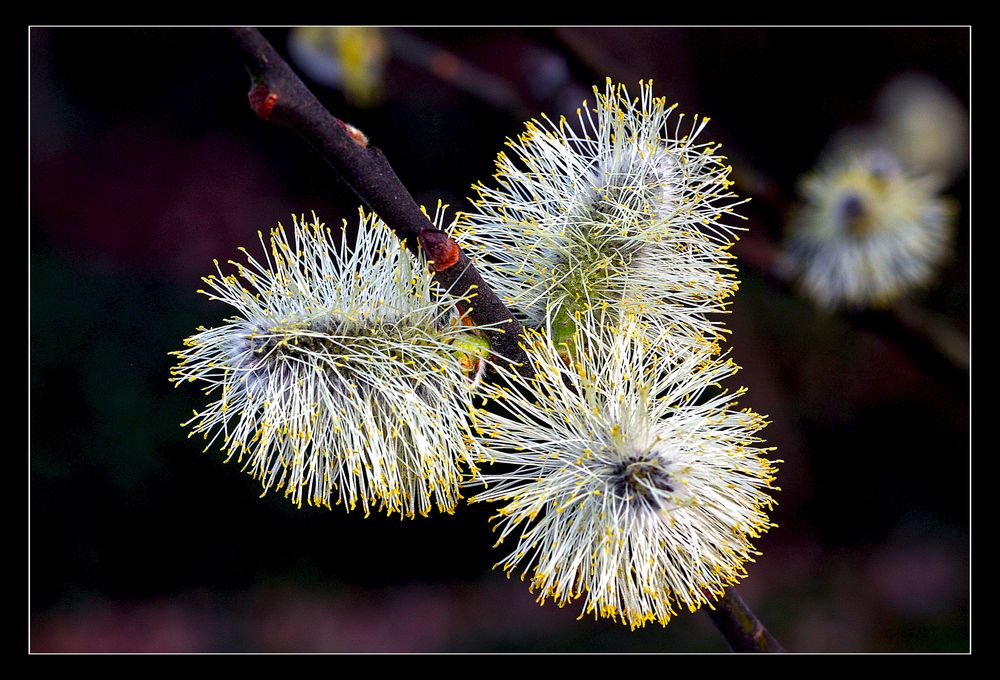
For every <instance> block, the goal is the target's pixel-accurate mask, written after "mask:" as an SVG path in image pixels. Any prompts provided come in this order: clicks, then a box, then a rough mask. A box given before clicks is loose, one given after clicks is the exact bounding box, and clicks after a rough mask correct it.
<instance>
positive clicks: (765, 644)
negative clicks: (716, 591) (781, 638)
mask: <svg viewBox="0 0 1000 680" xmlns="http://www.w3.org/2000/svg"><path fill="white" fill-rule="evenodd" d="M706 609H707V611H708V616H709V617H710V618H711V619H712V622H713V623H714V624H715V627H716V628H718V629H719V631H720V632H721V633H722V636H723V637H724V638H726V642H727V643H729V648H730V649H731V650H733V651H734V652H784V651H785V649H784V647H782V646H781V644H779V643H778V641H777V640H776V639H774V636H773V635H771V634H770V633H769V632H767V628H765V627H764V624H763V623H761V622H760V619H758V618H757V617H756V616H755V615H754V613H753V612H752V611H751V610H750V607H748V606H747V603H746V602H744V601H743V598H742V597H740V596H739V593H737V592H736V590H735V589H733V588H729V589H727V590H726V596H725V597H723V598H722V599H721V600H719V601H718V602H716V603H714V604H713V605H712V606H711V607H708V608H706Z"/></svg>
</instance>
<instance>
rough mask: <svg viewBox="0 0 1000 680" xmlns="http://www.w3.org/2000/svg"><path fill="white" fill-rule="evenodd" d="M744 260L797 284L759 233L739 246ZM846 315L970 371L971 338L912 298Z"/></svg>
mask: <svg viewBox="0 0 1000 680" xmlns="http://www.w3.org/2000/svg"><path fill="white" fill-rule="evenodd" d="M737 252H738V255H739V260H740V262H743V263H745V264H748V265H749V266H750V267H751V268H752V269H754V270H756V271H757V272H758V273H760V274H762V275H763V276H764V278H765V279H766V280H767V281H769V282H771V284H772V285H775V286H777V287H779V288H781V289H782V290H785V291H789V290H791V287H792V285H793V279H792V275H791V272H790V271H789V270H788V269H787V268H786V267H784V266H782V264H781V254H780V252H779V251H778V248H777V246H776V245H775V244H774V243H772V242H770V241H769V240H767V239H764V238H762V237H759V236H750V237H744V238H743V239H741V240H740V242H739V244H738V245H737ZM843 316H844V318H846V319H847V320H848V321H851V322H852V323H854V324H855V325H857V326H861V327H864V328H867V329H869V330H874V331H876V332H879V333H881V334H883V335H887V336H890V337H892V338H893V339H895V340H896V341H897V342H898V343H900V344H901V345H904V346H905V347H907V348H908V349H909V350H910V351H911V352H913V353H918V354H926V353H929V352H932V353H933V354H934V355H935V356H937V357H940V358H942V359H944V360H946V361H947V363H948V365H950V366H952V367H954V368H957V369H959V370H962V371H968V370H969V340H968V338H966V337H965V336H964V335H963V334H962V333H961V332H959V331H958V330H956V329H955V327H954V325H952V323H951V322H950V321H949V320H948V319H946V318H944V317H943V316H941V315H940V314H936V313H934V312H932V311H930V310H927V309H924V308H923V307H920V306H919V305H917V304H915V303H913V302H910V301H908V300H901V301H899V302H897V303H895V304H894V305H893V306H892V307H890V308H889V309H886V310H874V309H873V310H865V311H862V312H846V313H844V314H843Z"/></svg>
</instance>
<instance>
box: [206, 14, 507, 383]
mask: <svg viewBox="0 0 1000 680" xmlns="http://www.w3.org/2000/svg"><path fill="white" fill-rule="evenodd" d="M225 32H226V35H227V36H228V37H229V39H230V41H231V42H232V43H233V45H234V46H235V47H236V49H237V51H238V52H239V54H240V56H241V58H242V60H243V63H244V65H245V66H246V67H247V70H248V71H249V72H250V77H251V81H252V82H251V89H250V93H249V95H248V96H249V100H250V106H251V108H252V109H253V110H254V112H255V113H256V114H257V115H258V116H259V117H260V118H262V119H264V120H269V121H273V122H275V123H280V124H282V125H285V126H287V127H289V128H291V129H292V130H294V131H295V132H297V133H298V134H299V135H300V136H302V138H303V139H305V141H306V143H307V144H309V145H310V146H311V147H313V148H314V149H315V150H316V151H317V152H318V153H319V154H320V156H322V157H323V159H324V160H325V161H326V162H327V163H329V164H330V165H331V166H332V167H333V169H334V170H335V171H336V172H337V174H338V175H340V177H341V179H343V180H344V182H345V183H346V184H347V185H348V186H349V187H350V188H351V190H352V191H354V193H355V194H357V196H358V198H359V199H361V202H362V203H364V205H365V206H366V207H367V208H368V209H369V210H371V211H373V212H375V213H377V214H378V216H379V217H380V218H381V219H382V221H384V222H385V223H386V224H387V225H388V226H389V227H390V228H391V229H392V230H393V231H394V232H395V233H396V235H397V236H398V237H399V238H400V239H402V240H404V241H405V242H406V244H407V246H408V247H409V248H410V249H411V250H412V251H414V252H417V250H418V249H423V251H424V252H425V253H426V254H427V257H428V259H429V260H430V261H431V263H430V264H431V269H432V270H433V273H434V278H435V280H436V281H437V282H438V284H439V285H440V286H441V287H442V288H443V289H444V290H446V291H448V292H449V293H450V294H452V295H454V296H455V297H457V298H466V297H468V298H474V299H475V302H474V304H472V305H471V307H470V308H469V309H468V310H465V311H467V312H468V315H469V318H470V319H471V320H472V321H473V322H474V323H476V324H477V325H482V326H489V327H490V328H488V329H487V330H486V331H484V332H485V333H486V337H487V340H488V341H489V343H490V349H491V351H492V352H493V354H494V357H495V358H497V359H499V360H503V361H507V362H511V363H514V364H519V365H524V363H525V361H524V360H525V356H524V350H523V349H521V346H520V342H521V332H522V327H521V324H520V323H519V322H518V321H517V320H516V319H514V317H513V316H512V315H511V313H510V310H508V309H507V307H506V306H505V305H504V304H503V302H501V301H500V298H498V297H497V295H496V293H495V292H494V291H493V290H492V289H491V288H490V286H489V285H488V284H487V283H486V282H485V281H484V280H483V278H482V276H480V274H479V272H478V270H477V269H476V267H475V265H473V264H472V261H471V260H469V258H468V257H467V256H466V254H465V253H464V252H463V251H462V249H461V248H460V247H459V245H458V244H457V243H455V241H454V240H453V239H452V238H451V237H450V236H448V234H446V233H445V232H443V231H441V230H439V229H436V228H435V227H434V226H433V225H432V224H431V222H430V220H429V219H428V218H427V216H426V215H424V214H423V212H422V211H421V210H420V208H419V207H418V206H417V203H416V201H415V200H413V196H412V195H411V194H410V192H409V191H408V190H407V189H406V187H404V186H403V183H402V182H401V181H400V179H399V177H398V176H397V175H396V173H395V171H394V170H393V169H392V166H391V165H389V161H388V160H387V159H386V158H385V156H384V155H383V154H382V152H381V151H380V150H379V149H378V148H376V147H374V146H372V145H370V144H369V143H368V138H367V137H366V136H365V135H364V134H363V133H362V132H361V131H360V130H358V129H357V128H356V127H354V126H353V125H350V124H349V123H345V122H344V121H342V120H339V119H338V118H335V117H333V116H332V115H331V114H330V112H329V111H327V110H326V108H325V107H324V106H323V105H322V104H321V103H320V102H319V100H317V99H316V97H315V96H314V95H313V93H312V92H310V91H309V88H307V87H306V85H305V84H304V83H303V82H302V81H301V80H300V79H299V77H298V76H297V75H295V73H294V72H293V71H292V69H291V67H290V66H289V65H288V64H287V63H286V62H285V60H284V59H282V58H281V55H279V54H278V53H277V51H275V49H274V48H273V47H272V46H271V44H270V43H269V42H268V41H267V39H266V38H265V37H264V36H263V35H261V33H260V31H258V30H257V29H254V28H230V29H225Z"/></svg>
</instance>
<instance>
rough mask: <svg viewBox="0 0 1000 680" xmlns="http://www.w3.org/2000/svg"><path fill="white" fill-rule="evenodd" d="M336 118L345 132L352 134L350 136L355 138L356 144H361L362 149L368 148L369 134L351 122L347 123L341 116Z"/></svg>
mask: <svg viewBox="0 0 1000 680" xmlns="http://www.w3.org/2000/svg"><path fill="white" fill-rule="evenodd" d="M334 120H335V121H337V125H339V126H340V127H342V128H343V129H344V132H346V133H347V134H348V135H349V136H350V138H351V139H353V140H354V143H355V144H357V145H358V146H360V147H361V148H362V149H367V148H368V135H366V134H365V133H364V132H362V131H361V130H359V129H358V128H356V127H354V126H353V125H351V124H350V123H345V122H344V121H342V120H340V119H339V118H334Z"/></svg>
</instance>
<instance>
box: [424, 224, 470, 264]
mask: <svg viewBox="0 0 1000 680" xmlns="http://www.w3.org/2000/svg"><path fill="white" fill-rule="evenodd" d="M420 247H421V248H423V249H424V252H425V253H426V254H427V259H428V260H430V261H431V262H430V265H431V269H433V270H434V271H436V272H440V271H444V270H445V269H447V268H448V267H450V266H452V265H453V264H455V263H456V262H458V258H459V256H460V255H461V253H462V251H461V249H460V248H459V247H458V244H457V243H455V240H454V239H453V238H452V237H450V236H448V234H446V233H444V232H443V231H440V230H438V229H424V230H423V231H421V232H420Z"/></svg>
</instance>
